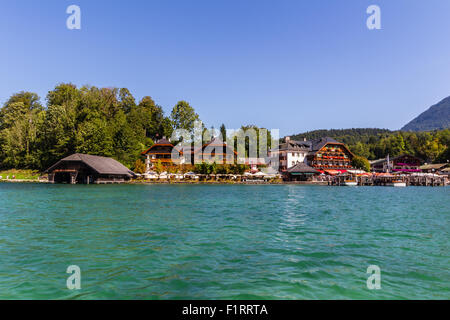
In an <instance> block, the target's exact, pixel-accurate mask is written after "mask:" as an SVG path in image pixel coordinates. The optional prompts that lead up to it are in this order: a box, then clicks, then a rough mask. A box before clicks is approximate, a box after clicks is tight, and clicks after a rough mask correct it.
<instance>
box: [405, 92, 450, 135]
mask: <svg viewBox="0 0 450 320" xmlns="http://www.w3.org/2000/svg"><path fill="white" fill-rule="evenodd" d="M446 128H450V97H447V98H445V99H444V100H442V101H441V102H439V103H437V104H435V105H434V106H431V107H430V108H429V109H428V110H426V111H425V112H423V113H421V114H420V115H419V116H418V117H416V118H415V119H413V120H412V121H411V122H409V123H408V124H406V125H405V126H404V127H403V128H402V129H401V130H402V131H430V130H436V129H437V130H440V129H446Z"/></svg>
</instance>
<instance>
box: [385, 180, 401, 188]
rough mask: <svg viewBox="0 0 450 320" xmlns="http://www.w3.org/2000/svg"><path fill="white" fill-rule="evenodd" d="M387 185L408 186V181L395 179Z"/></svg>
mask: <svg viewBox="0 0 450 320" xmlns="http://www.w3.org/2000/svg"><path fill="white" fill-rule="evenodd" d="M386 185H388V186H390V187H406V182H403V181H401V180H394V181H392V182H389V183H387V184H386Z"/></svg>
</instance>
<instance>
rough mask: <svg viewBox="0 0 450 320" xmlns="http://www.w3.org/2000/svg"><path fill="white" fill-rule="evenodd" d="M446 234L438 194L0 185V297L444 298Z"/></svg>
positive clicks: (446, 198) (449, 294)
mask: <svg viewBox="0 0 450 320" xmlns="http://www.w3.org/2000/svg"><path fill="white" fill-rule="evenodd" d="M449 233H450V188H449V187H437V188H431V187H408V188H390V187H324V186H300V185H273V186H270V185H260V186H246V185H103V186H94V185H90V186H82V185H74V186H71V185H45V184H5V183H4V184H0V299H449V298H450V250H449V240H450V238H449ZM69 265H78V266H79V267H80V269H81V290H69V289H67V287H66V280H67V277H68V276H69V274H67V273H66V269H67V267H68V266H69ZM369 265H378V266H379V267H380V269H381V289H380V290H369V289H368V288H367V286H366V280H367V278H368V276H369V274H367V273H366V271H367V267H368V266H369Z"/></svg>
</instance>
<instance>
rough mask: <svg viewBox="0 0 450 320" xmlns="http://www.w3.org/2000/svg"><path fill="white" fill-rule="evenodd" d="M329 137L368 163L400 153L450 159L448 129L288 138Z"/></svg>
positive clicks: (362, 130) (434, 159)
mask: <svg viewBox="0 0 450 320" xmlns="http://www.w3.org/2000/svg"><path fill="white" fill-rule="evenodd" d="M319 137H331V138H333V139H335V140H337V141H340V142H343V143H345V144H347V145H348V146H349V148H350V150H351V151H352V152H353V153H355V154H356V155H359V156H362V157H365V158H367V159H369V160H374V159H379V158H384V157H386V155H387V154H389V155H390V156H393V157H395V156H398V155H401V154H403V153H409V154H412V155H415V156H417V157H419V158H421V159H423V160H425V161H427V162H445V161H447V160H448V159H450V149H449V146H450V130H449V129H446V130H438V131H430V132H403V131H390V130H387V129H365V128H356V129H332V130H315V131H310V132H305V133H302V134H296V135H293V136H291V138H292V139H294V140H302V139H303V138H306V139H316V138H319Z"/></svg>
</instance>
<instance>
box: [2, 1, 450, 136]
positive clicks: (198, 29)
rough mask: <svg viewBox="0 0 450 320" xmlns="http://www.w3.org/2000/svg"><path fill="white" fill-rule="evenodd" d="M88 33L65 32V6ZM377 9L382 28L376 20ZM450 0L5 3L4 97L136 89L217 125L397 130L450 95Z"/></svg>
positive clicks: (295, 130)
mask: <svg viewBox="0 0 450 320" xmlns="http://www.w3.org/2000/svg"><path fill="white" fill-rule="evenodd" d="M71 4H76V5H79V6H80V7H81V11H82V29H81V30H79V31H78V30H68V29H67V28H66V19H67V17H68V14H66V12H65V11H66V8H67V7H68V6H69V5H71ZM371 4H377V5H379V6H380V7H381V19H382V30H373V31H370V30H368V29H367V27H366V18H367V16H368V15H367V14H366V8H367V7H368V6H369V5H371ZM449 39H450V1H448V0H428V1H406V0H403V1H402V0H395V1H392V0H389V1H380V0H371V1H366V0H346V1H338V0H328V1H326V0H321V1H317V0H314V1H313V0H310V1H301V0H294V1H284V0H277V1H275V0H272V1H265V0H236V1H235V0H226V1H224V0H193V1H188V0H184V1H169V0H160V1H150V0H146V1H138V0H135V1H133V0H130V1H114V0H109V1H104V0H95V1H91V0H89V1H88V0H71V1H65V0H45V1H35V0H33V1H31V0H29V1H25V0H15V1H8V2H6V1H2V4H1V5H0V40H1V50H0V71H1V73H0V74H1V76H0V103H2V104H3V103H4V102H5V100H6V99H7V98H8V97H9V96H10V95H11V94H13V93H15V92H18V91H21V90H29V91H33V92H36V93H38V94H39V95H40V96H41V98H42V100H43V101H44V99H45V96H46V94H47V92H48V91H49V90H51V89H52V88H54V86H55V85H56V84H57V83H60V82H72V83H74V84H76V85H78V86H81V85H84V84H90V85H95V86H107V87H112V86H115V87H127V88H128V89H130V91H131V92H132V93H133V95H134V96H135V97H136V98H137V99H140V98H142V97H143V96H145V95H150V96H152V97H153V99H154V100H155V101H156V102H157V103H158V104H160V105H161V106H163V107H164V110H165V111H166V112H170V110H171V108H172V107H173V105H174V104H175V103H176V102H177V101H178V100H182V99H183V100H187V101H188V102H189V103H190V104H191V105H192V106H193V107H194V108H195V109H196V111H197V112H198V113H199V114H200V117H201V119H202V120H203V121H204V122H205V123H206V125H207V126H211V125H214V126H215V127H216V128H217V127H218V126H219V125H220V124H221V123H222V122H223V123H225V124H226V126H227V127H228V128H238V127H239V126H240V125H242V124H256V125H259V126H264V127H267V128H269V129H271V128H279V129H280V130H281V134H282V135H286V134H292V133H298V132H303V131H306V130H313V129H320V128H350V127H381V128H389V129H399V128H400V127H401V126H403V125H404V124H405V123H407V122H408V121H409V120H411V119H412V118H414V117H415V116H417V115H418V114H419V113H421V112H422V111H424V110H425V109H426V108H428V107H429V106H430V105H431V104H434V103H436V102H438V101H439V100H441V99H442V98H444V97H446V96H449V95H450V41H449Z"/></svg>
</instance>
